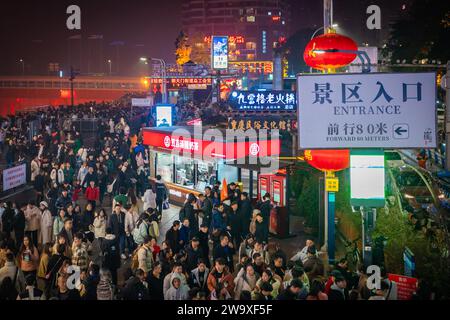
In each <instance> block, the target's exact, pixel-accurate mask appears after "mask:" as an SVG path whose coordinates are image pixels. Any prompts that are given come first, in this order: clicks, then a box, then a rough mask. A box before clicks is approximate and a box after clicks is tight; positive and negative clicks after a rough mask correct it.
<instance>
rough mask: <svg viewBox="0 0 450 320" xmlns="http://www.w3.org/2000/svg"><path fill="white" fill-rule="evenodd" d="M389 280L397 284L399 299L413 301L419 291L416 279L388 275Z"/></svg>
mask: <svg viewBox="0 0 450 320" xmlns="http://www.w3.org/2000/svg"><path fill="white" fill-rule="evenodd" d="M388 277H389V280H391V281H392V282H395V283H396V284H397V299H398V300H411V298H412V295H413V293H414V292H416V290H417V282H418V280H417V279H416V278H411V277H406V276H402V275H399V274H391V273H389V274H388Z"/></svg>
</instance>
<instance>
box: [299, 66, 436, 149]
mask: <svg viewBox="0 0 450 320" xmlns="http://www.w3.org/2000/svg"><path fill="white" fill-rule="evenodd" d="M297 84H298V86H297V88H298V117H299V120H298V128H299V147H300V149H348V148H386V149H389V148H404V149H406V148H436V107H435V105H436V75H435V73H366V74H323V75H299V76H298V79H297Z"/></svg>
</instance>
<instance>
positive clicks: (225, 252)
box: [213, 235, 235, 273]
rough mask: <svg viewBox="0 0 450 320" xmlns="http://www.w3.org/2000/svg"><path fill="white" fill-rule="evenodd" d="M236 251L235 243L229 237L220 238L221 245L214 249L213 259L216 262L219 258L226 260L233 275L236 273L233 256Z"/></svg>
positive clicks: (222, 236)
mask: <svg viewBox="0 0 450 320" xmlns="http://www.w3.org/2000/svg"><path fill="white" fill-rule="evenodd" d="M234 252H235V249H234V247H233V243H232V242H231V241H230V239H229V238H228V236H227V235H221V236H220V243H219V244H218V245H217V246H216V247H215V248H214V252H213V259H214V261H216V260H217V259H218V258H222V259H224V260H225V262H226V265H227V267H228V269H229V270H230V272H231V273H233V272H234V263H233V255H234Z"/></svg>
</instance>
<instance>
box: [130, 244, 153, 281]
mask: <svg viewBox="0 0 450 320" xmlns="http://www.w3.org/2000/svg"><path fill="white" fill-rule="evenodd" d="M155 242H156V240H155V238H153V237H150V236H146V237H145V238H144V242H143V243H142V245H141V246H140V247H139V248H138V249H137V252H136V255H135V256H134V257H133V262H132V269H133V267H134V266H133V265H135V260H137V263H138V269H141V270H143V271H144V272H145V273H148V272H150V270H151V269H152V267H153V264H154V262H155V261H154V258H153V245H154V243H155Z"/></svg>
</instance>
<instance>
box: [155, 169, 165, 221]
mask: <svg viewBox="0 0 450 320" xmlns="http://www.w3.org/2000/svg"><path fill="white" fill-rule="evenodd" d="M155 190H156V192H155V193H156V210H157V211H158V215H159V216H162V211H163V202H164V201H165V200H167V198H168V195H167V194H168V192H167V187H166V185H165V184H164V182H162V180H161V176H160V175H157V176H156V182H155Z"/></svg>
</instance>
